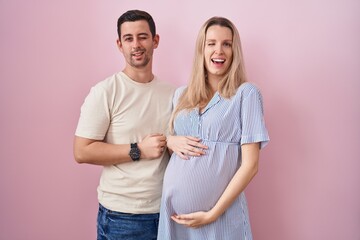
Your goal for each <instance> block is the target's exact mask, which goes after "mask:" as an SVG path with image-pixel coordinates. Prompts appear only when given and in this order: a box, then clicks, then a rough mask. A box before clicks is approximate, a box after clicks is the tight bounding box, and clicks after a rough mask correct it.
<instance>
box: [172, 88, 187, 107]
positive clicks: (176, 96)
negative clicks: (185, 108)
mask: <svg viewBox="0 0 360 240" xmlns="http://www.w3.org/2000/svg"><path fill="white" fill-rule="evenodd" d="M186 88H187V86H181V87H178V88H177V89H176V90H175V93H174V97H173V104H174V105H177V103H178V101H179V98H180V96H181V95H182V93H183V92H184V91H185V89H186Z"/></svg>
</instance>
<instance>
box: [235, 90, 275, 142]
mask: <svg viewBox="0 0 360 240" xmlns="http://www.w3.org/2000/svg"><path fill="white" fill-rule="evenodd" d="M249 85H250V84H249ZM269 140H270V139H269V134H268V131H267V129H266V127H265V121H264V110H263V101H262V96H261V93H260V91H259V90H258V89H257V88H256V87H254V86H253V85H251V89H250V91H249V92H248V94H247V96H244V98H243V100H242V103H241V145H242V144H246V143H257V142H259V143H260V148H263V147H265V146H266V145H267V143H268V142H269Z"/></svg>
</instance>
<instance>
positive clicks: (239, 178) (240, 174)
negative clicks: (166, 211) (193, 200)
mask: <svg viewBox="0 0 360 240" xmlns="http://www.w3.org/2000/svg"><path fill="white" fill-rule="evenodd" d="M241 152H242V163H241V166H240V168H239V169H238V170H237V172H236V173H235V175H234V177H233V178H232V179H231V181H230V182H229V184H228V186H227V187H226V189H225V191H224V192H223V194H222V195H221V197H220V198H219V200H218V201H217V203H216V204H215V206H214V207H213V208H212V209H211V210H210V211H208V212H194V213H189V214H181V215H175V216H172V219H173V220H174V221H175V222H177V223H179V224H183V225H185V226H187V227H192V228H198V227H201V226H204V225H206V224H209V223H211V222H214V221H216V219H218V218H219V217H220V216H221V215H222V214H223V213H224V212H225V211H226V209H228V208H229V207H230V206H231V204H232V203H233V202H234V200H235V199H236V198H237V197H238V196H239V195H240V193H241V192H242V191H244V189H245V188H246V186H247V185H248V184H249V183H250V181H251V180H252V178H253V177H254V176H255V175H256V173H257V171H258V162H259V154H260V144H259V143H250V144H244V145H242V146H241Z"/></svg>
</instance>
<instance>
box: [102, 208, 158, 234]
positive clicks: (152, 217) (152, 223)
mask: <svg viewBox="0 0 360 240" xmlns="http://www.w3.org/2000/svg"><path fill="white" fill-rule="evenodd" d="M158 225H159V213H154V214H131V213H121V212H115V211H111V210H109V209H106V208H104V207H103V206H102V205H101V204H99V213H98V218H97V240H156V236H157V232H158Z"/></svg>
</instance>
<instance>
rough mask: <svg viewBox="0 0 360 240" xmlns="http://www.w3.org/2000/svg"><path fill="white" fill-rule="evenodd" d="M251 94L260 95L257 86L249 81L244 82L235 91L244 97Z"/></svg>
mask: <svg viewBox="0 0 360 240" xmlns="http://www.w3.org/2000/svg"><path fill="white" fill-rule="evenodd" d="M251 94H256V95H261V93H260V90H259V88H258V87H257V86H256V85H255V84H254V83H251V82H244V83H243V84H241V85H240V87H239V88H238V90H237V92H236V95H238V96H239V95H241V96H242V97H243V98H246V97H248V96H249V95H251Z"/></svg>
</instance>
